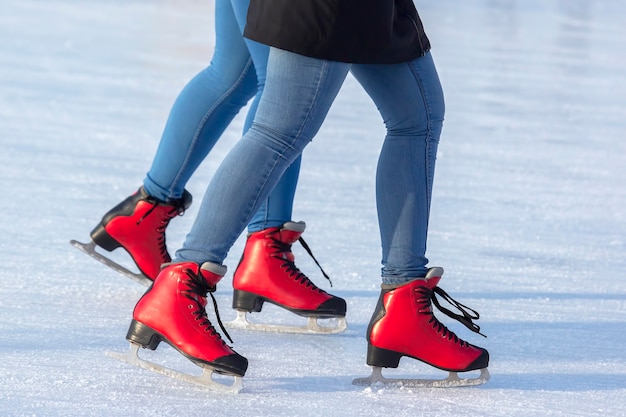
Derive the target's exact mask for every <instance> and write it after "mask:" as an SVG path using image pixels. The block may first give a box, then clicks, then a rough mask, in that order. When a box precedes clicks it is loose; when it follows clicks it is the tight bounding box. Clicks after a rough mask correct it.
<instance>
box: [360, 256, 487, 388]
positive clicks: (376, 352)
mask: <svg viewBox="0 0 626 417" xmlns="http://www.w3.org/2000/svg"><path fill="white" fill-rule="evenodd" d="M442 274H443V269H442V268H439V267H435V268H430V269H429V270H428V273H427V275H426V277H425V278H423V279H415V280H413V281H410V282H408V283H406V284H402V285H398V286H391V285H383V289H382V291H381V294H380V298H379V300H378V305H377V307H376V310H375V312H374V314H373V316H372V319H371V321H370V324H369V326H368V329H367V341H368V349H367V364H368V365H370V366H372V367H373V368H374V370H373V372H372V375H371V376H370V377H369V378H359V379H355V380H354V381H353V383H354V384H357V385H371V384H373V383H377V382H378V383H382V384H398V385H406V386H464V385H479V384H483V383H485V382H487V380H488V379H489V373H488V371H487V365H488V364H489V353H488V352H487V351H486V350H485V349H483V348H480V347H477V346H474V345H471V344H469V343H468V342H466V341H464V340H461V339H460V338H459V337H458V336H456V335H455V334H454V333H453V332H451V331H450V330H448V329H447V328H446V327H445V326H444V325H443V324H442V323H441V322H439V320H437V318H436V317H435V316H434V314H433V309H432V304H433V303H434V304H435V306H437V308H439V310H441V311H442V312H443V313H445V314H446V315H448V316H449V317H452V318H454V319H456V320H458V321H460V322H461V323H463V324H464V325H465V326H466V327H468V328H469V329H470V330H472V331H474V332H476V333H479V332H480V327H478V326H477V325H476V324H474V323H473V322H472V320H475V319H478V313H477V312H476V311H474V310H472V309H470V308H468V307H467V306H464V305H463V304H460V303H458V302H457V301H455V300H453V299H452V298H451V297H450V296H449V295H448V294H447V293H446V292H445V291H443V290H442V289H441V288H439V287H437V284H438V283H439V280H440V279H441V275H442ZM435 294H437V295H439V296H441V297H442V298H443V299H445V300H446V301H448V302H449V303H450V304H452V305H454V306H455V307H457V308H458V309H459V310H460V311H461V314H462V315H459V314H455V313H452V312H451V311H450V310H448V309H446V308H443V307H441V306H440V304H439V301H438V300H437V298H436V297H435ZM403 356H407V357H410V358H414V359H418V360H420V361H422V362H425V363H427V364H429V365H431V366H434V367H436V368H439V369H442V370H445V371H448V372H450V375H449V376H448V378H447V379H443V380H416V379H404V380H403V379H387V378H385V377H383V376H382V372H381V370H382V368H397V367H398V364H399V362H400V359H401V358H402V357H403ZM473 370H480V371H481V375H480V376H479V377H478V378H474V379H461V378H459V377H458V375H457V373H459V372H468V371H473Z"/></svg>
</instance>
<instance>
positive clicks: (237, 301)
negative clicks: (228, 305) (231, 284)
mask: <svg viewBox="0 0 626 417" xmlns="http://www.w3.org/2000/svg"><path fill="white" fill-rule="evenodd" d="M263 302H264V300H263V298H262V297H259V296H258V295H256V294H253V293H251V292H248V291H242V290H234V292H233V308H234V309H235V310H243V311H248V312H255V313H258V312H259V311H261V308H263Z"/></svg>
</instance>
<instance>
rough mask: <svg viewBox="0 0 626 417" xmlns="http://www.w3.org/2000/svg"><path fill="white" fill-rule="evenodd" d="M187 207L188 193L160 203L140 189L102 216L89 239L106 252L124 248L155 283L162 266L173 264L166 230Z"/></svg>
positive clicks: (189, 197)
mask: <svg viewBox="0 0 626 417" xmlns="http://www.w3.org/2000/svg"><path fill="white" fill-rule="evenodd" d="M190 204H191V194H189V193H188V192H187V191H185V194H184V196H183V198H182V199H180V200H176V201H171V202H162V201H159V200H157V199H155V198H154V197H151V196H149V195H148V193H146V191H145V190H144V188H143V187H141V188H139V190H138V191H137V192H136V193H135V194H133V195H131V196H130V197H128V198H126V199H125V200H124V201H122V202H121V203H119V204H118V205H117V206H115V207H113V208H112V209H111V210H109V212H108V213H107V214H105V215H104V217H103V218H102V221H101V222H100V224H99V225H98V226H97V227H96V228H95V229H94V230H93V231H92V232H91V239H92V240H93V242H94V243H95V244H96V245H98V246H100V247H102V248H103V249H105V250H107V251H109V252H110V251H112V250H114V249H117V248H119V247H122V248H124V250H126V252H128V254H129V255H130V256H131V257H132V258H133V261H134V262H135V264H137V267H138V268H139V270H140V271H141V273H142V274H144V275H145V276H146V277H148V278H149V279H150V280H154V279H155V278H156V277H157V275H158V274H159V270H160V268H161V265H162V264H164V263H168V262H170V261H171V260H172V259H171V257H170V255H169V253H168V252H167V246H166V244H165V229H166V228H167V225H168V224H169V222H170V220H171V219H172V218H174V217H176V216H178V215H180V214H182V213H183V212H184V211H185V210H186V209H187V208H188V207H189V205H190ZM101 261H102V260H101ZM105 263H107V262H105ZM107 264H108V265H109V266H112V267H114V265H110V264H109V263H107Z"/></svg>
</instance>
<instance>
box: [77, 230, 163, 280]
mask: <svg viewBox="0 0 626 417" xmlns="http://www.w3.org/2000/svg"><path fill="white" fill-rule="evenodd" d="M70 245H72V246H74V247H75V248H76V249H78V250H80V251H81V252H83V253H86V254H87V255H89V256H91V257H92V258H94V259H95V260H97V261H98V262H101V263H103V264H105V265H106V266H108V267H109V268H111V269H113V270H114V271H116V272H118V273H120V274H122V275H124V276H125V277H127V278H130V279H132V280H133V281H135V282H138V283H140V284H141V285H145V286H146V287H149V286H150V285H152V281H151V280H150V279H149V278H148V277H146V276H145V275H144V274H142V273H136V272H133V271H131V270H129V269H127V268H125V267H123V266H122V265H120V264H118V263H117V262H114V261H112V260H111V259H109V258H107V257H106V256H104V255H101V254H99V253H98V252H96V244H95V242H94V241H91V242H89V243H82V242H79V241H77V240H73V239H72V240H70Z"/></svg>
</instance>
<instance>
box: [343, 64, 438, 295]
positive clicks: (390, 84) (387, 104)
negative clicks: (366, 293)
mask: <svg viewBox="0 0 626 417" xmlns="http://www.w3.org/2000/svg"><path fill="white" fill-rule="evenodd" d="M352 73H353V74H354V76H355V78H356V79H357V80H358V81H359V83H360V84H361V85H362V86H363V87H364V88H365V90H366V91H367V93H368V94H369V96H370V97H371V98H372V99H373V100H374V102H375V103H376V105H377V107H378V109H379V111H380V113H381V115H382V116H383V119H384V120H385V125H386V127H387V136H386V137H385V142H384V144H383V147H382V150H381V152H380V155H379V160H378V168H377V172H376V203H377V209H378V221H379V227H380V234H381V245H382V251H383V256H382V264H383V268H382V279H383V283H385V284H399V283H403V282H406V281H409V280H411V279H414V278H417V277H424V276H425V275H426V271H427V267H426V265H427V263H428V259H426V257H425V253H426V237H427V232H428V219H429V212H430V199H431V192H432V185H433V175H434V169H435V158H436V154H437V145H438V143H439V136H440V134H441V127H442V124H443V116H444V100H443V91H442V89H441V84H440V82H439V78H438V76H437V71H436V68H435V65H434V63H433V61H432V57H431V55H430V54H426V55H425V56H424V57H422V58H419V59H416V60H414V61H413V62H409V63H403V64H397V65H353V67H352Z"/></svg>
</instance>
